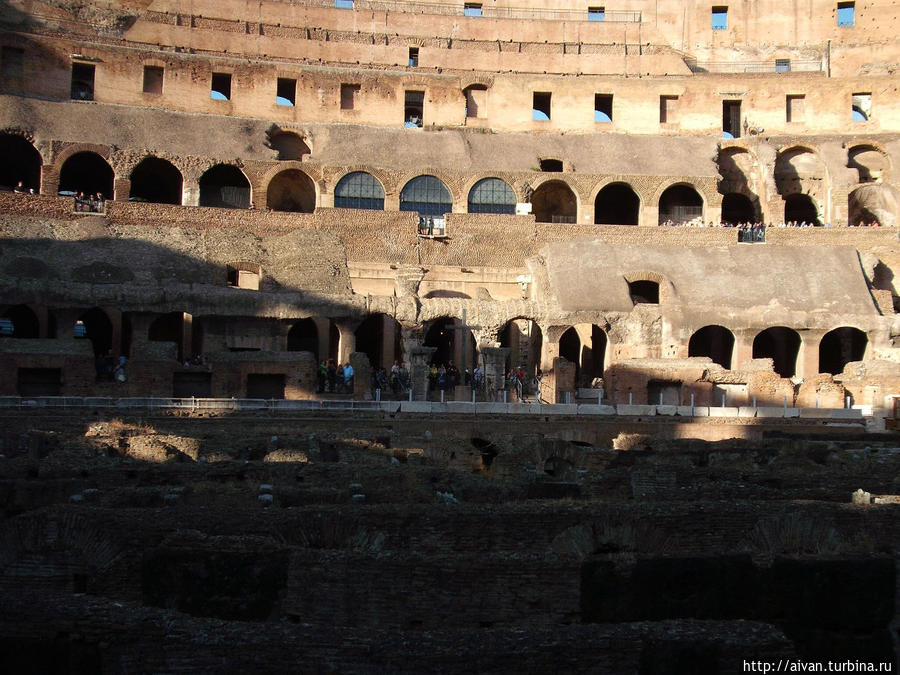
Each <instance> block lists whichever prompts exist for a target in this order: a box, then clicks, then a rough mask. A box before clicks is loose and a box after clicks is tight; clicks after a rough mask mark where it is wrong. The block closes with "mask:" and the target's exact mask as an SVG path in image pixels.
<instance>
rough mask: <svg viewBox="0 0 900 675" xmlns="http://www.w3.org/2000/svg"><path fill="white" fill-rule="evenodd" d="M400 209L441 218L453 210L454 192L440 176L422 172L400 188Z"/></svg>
mask: <svg viewBox="0 0 900 675" xmlns="http://www.w3.org/2000/svg"><path fill="white" fill-rule="evenodd" d="M400 210H401V211H410V212H414V213H418V214H419V215H421V216H436V217H439V218H440V217H443V216H444V214H446V213H450V212H451V211H452V210H453V194H452V193H451V192H450V188H448V187H447V183H446V182H445V181H443V180H441V178H439V177H438V176H435V175H433V174H420V175H417V176H415V177H413V178H410V179H409V180H408V181H406V183H404V185H403V187H402V188H401V189H400Z"/></svg>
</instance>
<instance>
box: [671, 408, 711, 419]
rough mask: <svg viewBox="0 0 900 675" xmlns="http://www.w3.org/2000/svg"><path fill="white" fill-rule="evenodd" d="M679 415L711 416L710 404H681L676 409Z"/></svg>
mask: <svg viewBox="0 0 900 675" xmlns="http://www.w3.org/2000/svg"><path fill="white" fill-rule="evenodd" d="M675 414H676V415H678V416H679V417H709V406H705V405H695V406H689V405H680V406H678V407H677V408H676V409H675Z"/></svg>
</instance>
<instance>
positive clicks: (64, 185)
mask: <svg viewBox="0 0 900 675" xmlns="http://www.w3.org/2000/svg"><path fill="white" fill-rule="evenodd" d="M113 179H114V176H113V170H112V167H111V166H110V165H109V163H108V162H107V161H106V160H105V159H103V158H102V157H101V156H100V155H98V154H97V153H96V152H77V153H75V154H74V155H72V156H71V157H69V158H68V159H67V160H66V161H65V162H64V163H63V165H62V169H60V172H59V191H60V192H83V193H84V194H86V195H95V194H97V193H98V192H99V193H100V194H101V195H102V196H103V197H104V198H105V199H110V198H111V197H112V196H113Z"/></svg>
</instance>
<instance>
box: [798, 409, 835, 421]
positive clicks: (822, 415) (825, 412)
mask: <svg viewBox="0 0 900 675" xmlns="http://www.w3.org/2000/svg"><path fill="white" fill-rule="evenodd" d="M800 417H805V418H806V419H813V420H824V419H829V418H830V417H831V409H830V408H800Z"/></svg>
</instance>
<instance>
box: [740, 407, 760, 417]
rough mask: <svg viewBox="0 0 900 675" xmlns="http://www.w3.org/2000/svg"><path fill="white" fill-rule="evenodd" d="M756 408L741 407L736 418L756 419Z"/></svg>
mask: <svg viewBox="0 0 900 675" xmlns="http://www.w3.org/2000/svg"><path fill="white" fill-rule="evenodd" d="M756 410H757V409H756V408H754V407H753V406H749V405H742V406H741V407H740V408H738V417H756Z"/></svg>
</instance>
